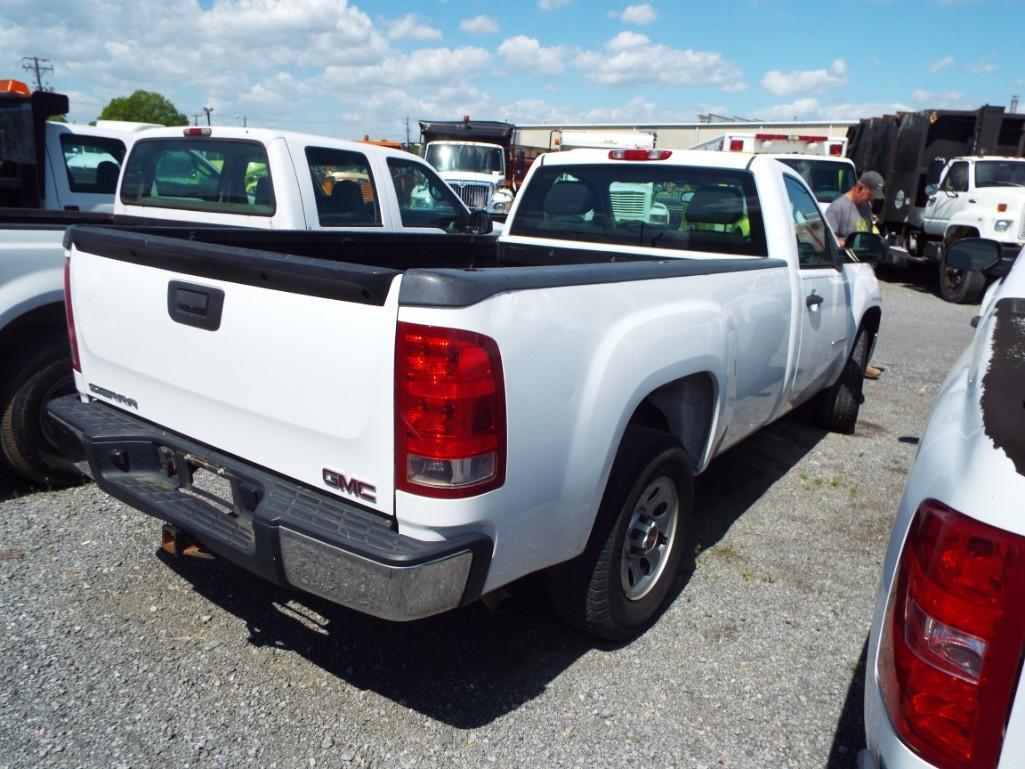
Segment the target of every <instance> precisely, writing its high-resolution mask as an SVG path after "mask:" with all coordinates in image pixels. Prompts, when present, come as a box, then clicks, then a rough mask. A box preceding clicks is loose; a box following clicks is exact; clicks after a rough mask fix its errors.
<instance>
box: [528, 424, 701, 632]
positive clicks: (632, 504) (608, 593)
mask: <svg viewBox="0 0 1025 769" xmlns="http://www.w3.org/2000/svg"><path fill="white" fill-rule="evenodd" d="M693 487H694V482H693V476H692V473H691V469H690V464H689V462H688V460H687V454H686V452H685V451H684V449H683V447H682V446H681V445H680V444H679V442H678V441H677V440H676V439H674V438H673V437H672V436H670V435H668V434H666V433H664V432H662V431H659V430H654V429H652V428H648V427H638V426H633V425H631V426H630V427H628V428H627V431H626V433H625V434H624V436H623V441H622V443H621V444H620V447H619V452H618V454H617V455H616V460H615V462H614V463H613V465H612V473H611V475H610V476H609V483H608V486H607V487H606V489H605V495H604V497H603V498H602V502H601V505H600V506H599V508H598V515H597V517H596V520H595V524H594V528H593V530H592V532H591V536H590V538H589V539H588V542H587V546H586V547H585V549H584V552H583V553H581V554H580V555H579V556H577V557H576V558H574V559H573V560H571V561H568V562H566V563H564V564H560V565H558V566H555V567H553V568H551V569H549V570H548V572H547V580H548V588H549V594H550V595H551V597H552V602H553V604H554V606H555V609H556V611H557V612H558V613H559V615H560V616H561V617H562V618H563V619H565V620H566V621H567V622H569V623H570V624H571V625H574V626H575V627H578V628H580V629H582V630H584V631H586V632H588V633H591V634H593V635H596V636H600V637H602V638H608V639H611V640H614V641H623V640H626V639H629V638H631V637H633V636H635V635H637V634H638V633H639V632H641V631H642V630H643V629H644V628H645V627H646V626H647V625H648V624H649V623H650V622H651V621H652V620H653V619H654V618H655V617H656V616H657V615H658V613H659V611H660V610H661V609H662V607H663V605H664V603H665V601H666V598H667V597H668V595H669V593H670V590H671V588H672V585H673V582H674V581H675V578H676V576H677V572H678V571H679V565H680V558H681V554H682V553H683V541H684V538H685V531H684V527H685V525H686V523H688V522H689V521H688V519H689V516H690V512H691V510H692V508H693Z"/></svg>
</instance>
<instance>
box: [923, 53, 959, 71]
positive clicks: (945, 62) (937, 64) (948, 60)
mask: <svg viewBox="0 0 1025 769" xmlns="http://www.w3.org/2000/svg"><path fill="white" fill-rule="evenodd" d="M954 62H955V59H954V57H953V56H944V57H943V58H942V59H939V60H938V61H934V62H933V63H932V65H931V66H930V67H929V71H930V72H939V71H940V70H941V69H944V68H946V67H949V66H951V65H952V64H953V63H954Z"/></svg>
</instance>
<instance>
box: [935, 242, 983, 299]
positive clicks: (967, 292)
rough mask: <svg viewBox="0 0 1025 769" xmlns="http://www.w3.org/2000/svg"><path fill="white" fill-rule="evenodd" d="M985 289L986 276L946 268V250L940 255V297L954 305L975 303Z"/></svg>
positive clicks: (971, 271) (972, 271)
mask: <svg viewBox="0 0 1025 769" xmlns="http://www.w3.org/2000/svg"><path fill="white" fill-rule="evenodd" d="M985 288H986V276H985V275H983V274H982V273H981V272H975V271H974V270H958V269H955V268H953V267H948V266H947V248H946V244H944V247H943V251H942V252H941V253H940V296H942V297H943V298H944V299H945V300H946V301H948V302H953V303H954V304H971V303H973V302H977V301H978V299H979V297H980V296H981V295H982V292H983V290H984V289H985Z"/></svg>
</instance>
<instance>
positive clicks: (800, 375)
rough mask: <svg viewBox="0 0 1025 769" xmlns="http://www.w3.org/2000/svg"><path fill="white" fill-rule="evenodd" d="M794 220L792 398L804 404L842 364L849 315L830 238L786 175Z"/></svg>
mask: <svg viewBox="0 0 1025 769" xmlns="http://www.w3.org/2000/svg"><path fill="white" fill-rule="evenodd" d="M783 181H784V183H785V184H786V190H787V196H788V197H789V199H790V209H791V215H792V217H793V227H794V240H795V245H796V248H797V260H798V273H799V275H800V287H801V292H800V295H799V296H798V297H797V303H798V306H799V312H800V313H801V322H800V324H799V326H800V339H799V340H798V353H797V371H796V373H795V375H794V377H795V378H794V388H793V391H792V399H793V400H795V401H799V400H803V399H804V397H805V396H806V395H808V394H811V393H814V392H817V391H818V390H820V389H821V388H822V387H823V386H825V385H826V384H827V383H828V381H829V380H830V378H831V377H832V376H833V374H835V372H836V370H837V368H838V367H839V366H840V365H842V361H843V356H844V354H845V352H846V349H847V345H846V341H847V338H846V335H847V316H848V313H849V310H848V304H849V300H848V298H847V292H846V290H845V285H844V279H843V273H842V272H841V271H840V270H839V269H837V262H836V259H837V254H836V251H835V249H834V247H833V245H832V243H831V240H832V235H831V234H830V232H829V228H828V227H827V226H826V223H825V220H824V219H823V218H822V214H821V212H820V211H819V207H818V205H817V204H816V202H815V199H814V198H813V197H812V195H811V193H810V192H809V191H808V189H807V188H806V187H805V186H804V185H803V184H801V183H800V182H799V181H797V179H795V178H793V177H791V176H784V177H783Z"/></svg>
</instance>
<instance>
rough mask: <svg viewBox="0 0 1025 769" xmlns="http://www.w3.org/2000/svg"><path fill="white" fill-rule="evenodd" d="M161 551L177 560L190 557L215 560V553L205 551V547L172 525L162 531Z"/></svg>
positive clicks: (166, 526) (167, 524)
mask: <svg viewBox="0 0 1025 769" xmlns="http://www.w3.org/2000/svg"><path fill="white" fill-rule="evenodd" d="M160 549H161V550H163V551H164V552H165V553H167V554H168V555H173V556H174V557H175V558H178V557H181V556H189V557H190V558H213V557H214V556H213V553H211V552H209V551H207V550H204V549H203V546H202V545H200V544H199V543H198V542H196V541H195V540H194V539H193V538H192V537H190V536H189V535H188V534H186V533H185V532H184V531H182V530H181V529H179V528H178V527H177V526H174V525H172V524H170V523H165V524H164V525H163V526H162V527H161V529H160Z"/></svg>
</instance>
